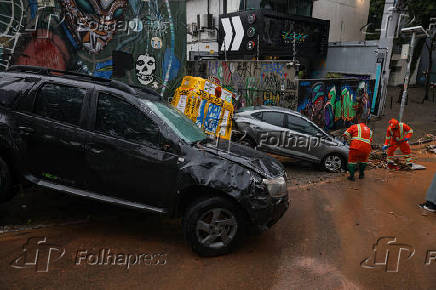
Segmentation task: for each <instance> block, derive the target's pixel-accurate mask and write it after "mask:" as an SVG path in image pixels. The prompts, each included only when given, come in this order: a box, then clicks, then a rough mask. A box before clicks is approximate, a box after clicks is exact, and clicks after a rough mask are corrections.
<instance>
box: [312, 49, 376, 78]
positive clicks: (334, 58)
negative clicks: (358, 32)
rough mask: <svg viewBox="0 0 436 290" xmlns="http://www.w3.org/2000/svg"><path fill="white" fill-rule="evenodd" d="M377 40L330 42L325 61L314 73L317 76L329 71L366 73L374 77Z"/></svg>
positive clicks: (324, 75)
mask: <svg viewBox="0 0 436 290" xmlns="http://www.w3.org/2000/svg"><path fill="white" fill-rule="evenodd" d="M376 49H377V41H366V42H360V43H358V42H350V43H331V44H329V50H328V53H327V59H326V61H325V63H323V64H322V65H321V67H320V68H319V69H318V70H317V71H316V72H315V73H314V74H315V77H317V78H324V77H327V73H329V72H337V73H343V74H356V75H368V76H370V77H371V78H375V74H376V62H377V54H376V53H375V51H376Z"/></svg>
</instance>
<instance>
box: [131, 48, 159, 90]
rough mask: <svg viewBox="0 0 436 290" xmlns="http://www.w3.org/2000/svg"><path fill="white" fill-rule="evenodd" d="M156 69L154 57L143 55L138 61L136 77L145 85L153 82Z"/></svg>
mask: <svg viewBox="0 0 436 290" xmlns="http://www.w3.org/2000/svg"><path fill="white" fill-rule="evenodd" d="M155 69H156V60H155V59H154V57H152V56H150V55H148V54H143V55H140V56H139V57H138V59H137V60H136V77H137V78H138V81H139V82H140V83H141V84H143V85H148V84H150V83H152V82H153V72H154V70H155Z"/></svg>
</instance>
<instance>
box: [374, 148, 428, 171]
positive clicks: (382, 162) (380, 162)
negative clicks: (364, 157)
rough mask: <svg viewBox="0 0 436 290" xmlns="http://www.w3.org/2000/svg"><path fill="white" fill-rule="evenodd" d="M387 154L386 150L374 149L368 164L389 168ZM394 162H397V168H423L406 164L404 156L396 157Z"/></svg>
mask: <svg viewBox="0 0 436 290" xmlns="http://www.w3.org/2000/svg"><path fill="white" fill-rule="evenodd" d="M387 156H388V155H387V154H386V152H384V151H381V150H378V149H376V150H373V151H371V154H370V155H369V162H368V165H369V167H370V168H384V169H387V168H388V161H387ZM394 162H395V164H396V168H395V170H410V169H413V170H416V169H421V168H417V167H416V166H415V167H416V168H415V167H412V168H411V167H410V166H408V165H407V164H406V162H405V160H404V158H401V157H398V158H394Z"/></svg>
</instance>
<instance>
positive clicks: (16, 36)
mask: <svg viewBox="0 0 436 290" xmlns="http://www.w3.org/2000/svg"><path fill="white" fill-rule="evenodd" d="M3 2H4V3H2V4H1V5H0V42H1V47H2V49H1V50H0V67H1V68H2V69H5V68H7V67H8V66H10V65H14V64H23V65H37V66H45V67H51V68H56V69H60V70H73V71H79V72H83V73H86V74H91V75H94V76H99V77H104V78H117V79H119V80H122V81H125V82H129V83H132V84H136V85H143V86H147V87H152V88H155V89H156V90H157V91H158V92H161V93H163V94H168V93H171V91H172V89H175V88H176V87H178V86H179V85H180V82H181V78H182V77H183V76H184V75H185V72H184V68H185V61H186V8H185V1H182V0H170V1H166V0H150V1H142V0H119V1H107V3H108V4H107V8H106V9H97V7H94V10H95V11H94V12H91V13H84V12H81V10H78V9H75V8H74V7H77V5H78V2H77V1H76V0H65V1H60V0H57V1H54V0H47V1H24V0H15V1H10V2H8V1H3ZM97 2H99V1H97ZM90 3H91V2H90ZM11 5H14V6H13V7H12V6H11ZM113 5H121V6H117V7H115V6H113ZM111 8H117V9H112V12H110V11H111ZM89 9H91V8H89ZM85 18H86V19H88V21H87V22H86V23H85V22H84V21H83V20H79V19H85ZM102 21H103V23H105V24H106V27H104V26H103V25H99V23H101V22H102Z"/></svg>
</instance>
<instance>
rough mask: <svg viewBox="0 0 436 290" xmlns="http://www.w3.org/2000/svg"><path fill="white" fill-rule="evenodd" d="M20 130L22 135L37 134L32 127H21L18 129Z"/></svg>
mask: <svg viewBox="0 0 436 290" xmlns="http://www.w3.org/2000/svg"><path fill="white" fill-rule="evenodd" d="M18 129H19V130H20V133H22V134H25V135H29V134H32V133H35V129H33V128H30V127H24V126H20V127H18Z"/></svg>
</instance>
